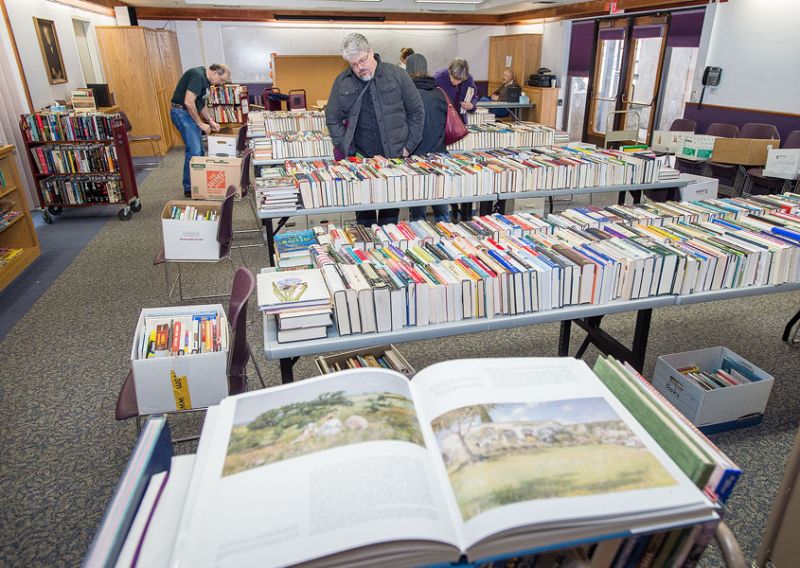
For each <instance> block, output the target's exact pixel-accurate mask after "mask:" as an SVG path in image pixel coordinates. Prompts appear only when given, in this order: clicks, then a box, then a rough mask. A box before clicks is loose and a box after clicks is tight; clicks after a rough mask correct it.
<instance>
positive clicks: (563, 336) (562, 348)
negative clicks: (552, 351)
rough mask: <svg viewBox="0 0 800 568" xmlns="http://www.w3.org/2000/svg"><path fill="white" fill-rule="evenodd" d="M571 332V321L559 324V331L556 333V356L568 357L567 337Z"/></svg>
mask: <svg viewBox="0 0 800 568" xmlns="http://www.w3.org/2000/svg"><path fill="white" fill-rule="evenodd" d="M571 331H572V320H564V321H562V322H561V329H560V330H559V332H558V356H559V357H567V356H568V355H569V336H570V332H571Z"/></svg>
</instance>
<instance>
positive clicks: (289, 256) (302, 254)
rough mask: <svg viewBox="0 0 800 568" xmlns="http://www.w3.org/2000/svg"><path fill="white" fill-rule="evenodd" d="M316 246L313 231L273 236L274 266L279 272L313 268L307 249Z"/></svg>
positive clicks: (287, 232) (282, 233)
mask: <svg viewBox="0 0 800 568" xmlns="http://www.w3.org/2000/svg"><path fill="white" fill-rule="evenodd" d="M315 244H317V238H316V236H315V235H314V231H312V230H310V229H308V230H305V231H285V232H281V233H278V234H277V235H275V265H276V266H277V267H278V268H280V269H281V270H286V269H298V268H313V267H314V264H313V262H312V261H311V253H310V252H309V247H310V246H311V245H315Z"/></svg>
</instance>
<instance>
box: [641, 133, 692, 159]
mask: <svg viewBox="0 0 800 568" xmlns="http://www.w3.org/2000/svg"><path fill="white" fill-rule="evenodd" d="M689 136H694V132H673V131H672V130H656V131H655V132H653V140H652V144H650V147H651V148H652V149H653V150H655V151H656V152H671V153H673V154H674V153H676V152H680V150H681V148H683V141H684V140H686V138H687V137H689Z"/></svg>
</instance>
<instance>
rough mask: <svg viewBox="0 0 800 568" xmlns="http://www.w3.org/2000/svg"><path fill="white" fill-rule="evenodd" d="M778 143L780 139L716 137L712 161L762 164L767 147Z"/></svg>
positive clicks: (749, 164) (765, 161) (765, 156)
mask: <svg viewBox="0 0 800 568" xmlns="http://www.w3.org/2000/svg"><path fill="white" fill-rule="evenodd" d="M780 145H781V141H780V140H762V139H759V138H717V139H716V140H715V141H714V161H715V162H719V163H721V164H739V165H742V166H763V165H764V164H766V163H767V152H768V151H769V149H770V148H777V147H778V146H780Z"/></svg>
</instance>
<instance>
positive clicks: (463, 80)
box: [433, 57, 478, 124]
mask: <svg viewBox="0 0 800 568" xmlns="http://www.w3.org/2000/svg"><path fill="white" fill-rule="evenodd" d="M433 78H434V80H435V81H436V86H437V87H440V88H441V89H442V90H443V91H444V92H445V93H446V94H447V96H448V97H450V102H451V103H453V106H454V107H455V109H456V110H458V111H460V115H461V120H463V121H464V124H466V123H467V113H468V112H475V107H476V105H477V104H478V89H477V87H475V79H473V78H472V75H470V74H469V63H467V62H466V61H465V60H464V59H461V58H459V57H456V58H455V59H453V60H452V61H451V62H450V65H448V66H447V69H440V70H439V71H437V72H436V73H434V74H433ZM470 88H472V96H471V97H469V99H466V96H467V91H468V90H469V89H470Z"/></svg>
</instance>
